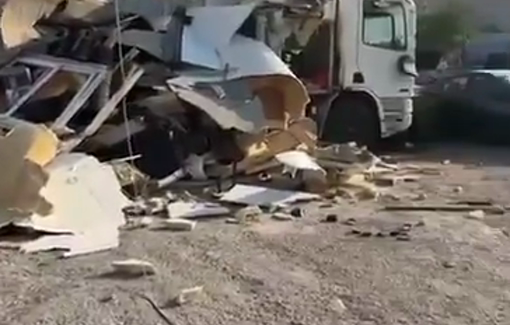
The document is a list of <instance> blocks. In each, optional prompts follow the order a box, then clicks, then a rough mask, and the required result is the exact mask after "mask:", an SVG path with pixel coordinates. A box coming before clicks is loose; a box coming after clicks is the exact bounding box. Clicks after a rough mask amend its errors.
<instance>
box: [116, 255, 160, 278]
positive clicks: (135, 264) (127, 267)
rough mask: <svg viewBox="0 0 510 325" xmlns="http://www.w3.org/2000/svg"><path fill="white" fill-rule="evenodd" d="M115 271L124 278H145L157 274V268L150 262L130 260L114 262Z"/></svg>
mask: <svg viewBox="0 0 510 325" xmlns="http://www.w3.org/2000/svg"><path fill="white" fill-rule="evenodd" d="M111 265H112V267H113V271H114V273H116V274H119V275H124V276H143V275H153V274H156V268H155V267H154V265H152V264H151V263H149V262H146V261H141V260H136V259H129V260H124V261H114V262H112V264H111Z"/></svg>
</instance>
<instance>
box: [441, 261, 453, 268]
mask: <svg viewBox="0 0 510 325" xmlns="http://www.w3.org/2000/svg"><path fill="white" fill-rule="evenodd" d="M442 265H443V267H444V268H446V269H453V268H454V267H455V263H454V262H452V261H444V262H443V263H442Z"/></svg>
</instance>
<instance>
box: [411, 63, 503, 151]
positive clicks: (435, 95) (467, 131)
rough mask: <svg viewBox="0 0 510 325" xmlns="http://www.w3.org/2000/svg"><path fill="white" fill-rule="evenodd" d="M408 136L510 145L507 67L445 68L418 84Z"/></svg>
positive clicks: (420, 138)
mask: <svg viewBox="0 0 510 325" xmlns="http://www.w3.org/2000/svg"><path fill="white" fill-rule="evenodd" d="M411 137H412V138H413V139H414V141H424V140H437V139H443V140H444V139H455V140H467V141H482V142H485V143H494V144H510V70H463V71H453V70H448V72H444V73H441V74H436V75H434V77H433V78H432V79H430V80H428V81H427V82H424V83H423V84H422V85H421V86H420V87H419V96H418V97H417V98H416V99H415V114H414V121H413V127H412V130H411Z"/></svg>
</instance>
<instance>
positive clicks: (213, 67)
mask: <svg viewBox="0 0 510 325" xmlns="http://www.w3.org/2000/svg"><path fill="white" fill-rule="evenodd" d="M323 10H324V3H321V2H318V1H244V2H240V1H205V2H201V3H198V2H197V1H195V2H183V1H161V0H151V1H143V2H142V1H134V0H123V1H122V0H119V1H115V2H113V1H102V0H70V1H59V0H22V1H20V0H10V1H7V2H6V4H5V5H4V8H3V13H2V18H1V20H0V27H1V33H2V38H3V42H4V51H3V52H2V57H1V68H0V81H1V82H0V84H1V87H2V89H1V91H0V93H1V101H0V113H1V115H0V126H1V128H2V130H3V133H2V135H3V139H2V142H1V144H3V145H4V146H3V151H2V153H1V154H2V157H3V158H2V159H3V160H4V161H9V164H7V165H8V166H7V165H6V168H4V169H2V170H3V172H5V173H7V174H6V175H3V176H6V177H4V179H6V180H9V182H4V183H3V184H2V190H1V191H0V195H1V197H0V203H1V208H2V210H5V211H6V213H3V214H2V224H3V225H5V224H9V223H15V224H17V225H25V226H26V225H29V226H32V227H33V228H35V229H37V230H42V231H45V232H50V233H55V234H60V236H57V237H56V238H57V239H55V238H52V239H51V240H44V237H43V239H41V240H38V241H35V242H31V243H29V244H27V245H28V246H25V247H24V249H25V250H27V251H35V250H40V249H51V248H56V247H57V248H58V247H60V248H65V249H67V250H68V251H69V253H68V255H69V256H72V255H76V254H82V253H86V252H88V251H95V250H100V249H107V248H111V247H115V246H116V245H117V244H118V239H117V234H116V232H117V228H118V227H119V225H121V224H122V222H121V218H120V219H119V216H120V215H122V209H123V207H124V206H125V205H126V204H127V202H128V200H127V198H125V197H124V198H125V199H123V198H122V197H123V196H119V195H118V194H120V192H119V193H116V191H118V188H117V185H115V184H113V183H112V179H111V177H110V176H109V175H111V172H112V169H111V168H112V167H104V168H103V167H101V165H98V162H100V161H103V162H104V161H118V160H122V159H127V160H128V161H132V162H133V165H134V167H135V169H136V170H138V171H140V174H142V175H143V177H142V178H143V180H144V181H147V180H152V182H149V183H150V184H151V185H155V186H156V188H158V187H164V186H167V185H169V184H171V183H172V182H174V181H176V180H178V179H179V178H182V177H186V176H188V177H191V178H192V179H196V180H205V179H210V178H214V179H220V180H221V179H223V178H229V177H234V176H235V175H237V174H239V173H256V172H257V171H258V170H261V169H260V165H261V164H266V163H269V162H271V161H275V159H276V160H277V161H280V163H283V164H285V161H286V160H285V157H283V156H281V157H280V158H278V159H277V156H278V155H279V154H282V153H285V152H288V151H292V150H299V151H300V152H303V153H308V154H313V152H314V150H315V147H316V141H317V137H316V127H315V124H314V122H313V121H312V120H310V119H308V118H307V117H306V116H305V109H306V106H307V104H308V102H309V97H308V94H307V91H306V89H305V87H304V85H303V84H302V83H301V81H300V80H299V79H298V78H297V77H296V76H295V75H294V74H293V73H292V71H291V70H290V69H289V68H288V67H287V65H286V64H285V63H284V62H283V61H282V60H281V58H280V56H279V55H278V53H280V52H281V49H282V48H283V46H284V44H285V41H286V40H287V39H288V38H289V37H290V36H293V37H294V38H295V39H297V40H300V41H301V42H305V43H306V41H307V39H308V38H309V37H310V35H311V33H313V31H314V29H315V28H316V27H317V26H318V23H319V22H320V21H321V19H323ZM14 147H17V151H13V149H12V148H14ZM91 156H94V157H91ZM98 160H99V161H98ZM287 160H289V159H287ZM288 164H289V163H288V162H287V165H288ZM290 165H292V162H291V163H290ZM111 166H113V165H111ZM291 167H292V166H291ZM317 167H318V165H316V164H315V165H314V164H313V162H312V167H311V168H310V170H311V171H313V172H314V173H315V172H317ZM105 168H106V169H105ZM305 169H306V166H305ZM318 170H319V173H318V174H317V175H318V176H319V178H320V179H321V182H324V181H325V173H324V172H323V171H322V170H321V168H320V167H318ZM84 173H91V174H90V175H87V174H84ZM94 175H95V176H94ZM101 175H102V176H101ZM7 176H9V177H7ZM130 176H132V175H130ZM89 178H90V180H89ZM101 178H104V179H105V181H106V182H107V183H106V184H105V185H104V186H102V187H101V188H98V187H97V186H98V184H94V180H95V181H98V180H99V179H101ZM90 182H92V183H90ZM121 183H122V182H121ZM127 183H129V180H128V181H127ZM76 184H78V185H76ZM123 185H125V184H123ZM119 186H120V185H119ZM65 188H67V189H65ZM108 190H109V191H110V193H109V192H108ZM100 192H102V193H101V194H99V193H100ZM55 193H60V194H55ZM65 193H67V194H65ZM72 193H74V194H75V195H78V194H79V193H82V194H81V195H78V196H81V197H79V198H76V199H74V200H75V201H73V199H72V195H71V194H72ZM64 194H65V195H64ZM62 195H64V196H63V197H62ZM70 195H71V196H70ZM98 195H100V196H101V199H98V197H97V196H98ZM105 199H106V200H109V201H110V203H111V206H107V205H105V204H106V201H104V200H105ZM87 200H88V201H87ZM78 201H80V202H81V204H80V203H79V202H78ZM83 202H88V204H92V205H93V206H96V208H95V209H96V212H95V213H94V214H95V215H96V216H98V218H102V222H99V224H100V226H97V225H96V226H93V225H92V223H93V222H92V221H90V220H89V221H86V220H87V218H86V217H85V216H81V215H79V216H74V218H75V219H76V220H75V221H74V222H67V221H69V220H66V218H70V217H66V216H65V215H69V214H71V210H69V209H72V206H73V204H75V205H76V207H79V206H83V204H84V203H83ZM78 209H79V208H78ZM7 212H9V213H7ZM108 229H109V230H108ZM70 233H72V234H74V235H73V236H71V237H69V236H70V235H69V234H70ZM93 233H95V234H96V235H95V236H96V237H97V236H98V234H104V239H103V240H101V241H100V243H95V245H91V243H90V236H91V234H93ZM99 237H103V236H99ZM112 238H114V239H112Z"/></svg>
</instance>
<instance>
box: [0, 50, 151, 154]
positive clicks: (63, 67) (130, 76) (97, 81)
mask: <svg viewBox="0 0 510 325" xmlns="http://www.w3.org/2000/svg"><path fill="white" fill-rule="evenodd" d="M15 64H22V65H25V66H30V67H35V68H42V69H45V70H46V71H44V72H43V73H42V75H40V76H39V77H38V78H37V79H36V80H35V81H34V83H33V84H32V87H31V88H30V89H29V90H28V91H27V92H26V93H24V94H23V95H22V96H20V98H18V99H17V100H16V101H15V103H14V104H13V105H11V106H10V107H9V109H8V110H7V112H6V113H3V114H0V120H1V121H2V122H4V124H7V125H12V121H14V120H19V119H17V118H16V117H14V116H13V114H14V113H15V112H16V111H17V110H18V109H20V108H21V107H22V106H23V105H24V104H26V103H27V102H28V101H29V100H30V99H31V98H32V97H33V96H34V95H35V94H36V93H37V92H38V91H39V90H40V89H41V88H42V87H43V86H44V85H45V84H47V83H48V82H49V81H50V80H51V79H52V78H53V77H54V76H55V75H56V74H57V73H58V72H61V71H64V72H71V73H76V74H80V75H85V76H88V78H87V80H86V81H85V82H84V84H83V85H82V86H81V87H80V89H79V90H78V91H77V92H76V94H75V95H74V97H73V98H72V99H71V100H70V101H69V103H68V104H67V106H66V108H65V109H64V110H63V112H62V113H61V114H60V116H59V117H57V119H56V120H55V121H54V122H53V123H52V124H51V126H50V129H51V130H52V131H54V132H55V133H57V134H59V133H61V132H62V131H63V130H65V128H66V127H67V124H68V123H69V122H70V121H71V119H72V118H73V117H74V116H75V115H76V114H77V113H78V112H79V111H80V110H81V109H82V108H83V107H84V106H85V104H86V102H87V100H88V99H90V98H91V96H92V95H93V94H94V93H96V91H97V90H98V89H99V88H100V87H101V85H103V84H104V83H105V82H106V81H107V80H108V79H109V78H110V76H111V75H112V73H113V71H115V70H116V69H117V67H115V68H114V69H113V70H111V69H109V68H108V67H107V66H105V65H100V64H94V63H83V62H78V61H74V60H70V59H64V58H57V57H52V56H47V55H26V56H20V57H18V58H16V59H15V60H14V61H13V62H12V63H11V64H10V65H9V66H7V67H6V68H9V67H11V66H13V65H15ZM143 73H144V70H143V68H141V67H139V66H138V65H135V64H133V65H131V69H130V70H129V72H128V73H127V75H126V76H125V78H124V80H123V84H122V85H121V86H120V88H119V89H118V90H117V91H116V92H115V93H114V94H113V96H111V97H110V98H109V99H107V100H106V101H105V102H104V105H102V107H101V108H100V109H99V110H98V111H97V115H96V116H95V117H94V118H93V120H92V122H91V123H90V124H89V125H87V126H85V127H84V129H83V131H82V132H80V133H79V134H76V135H74V136H73V137H71V138H70V139H69V140H67V141H65V142H64V143H62V144H61V146H60V148H59V151H65V152H68V151H71V150H72V149H74V148H75V147H76V146H77V145H79V144H80V143H81V142H82V141H83V140H84V139H85V138H87V137H88V136H91V135H93V134H94V133H95V132H96V131H97V130H98V129H99V128H100V127H101V125H102V124H103V123H104V122H105V121H106V120H107V119H108V117H110V115H111V114H112V113H113V111H114V110H115V108H116V107H117V105H118V104H119V103H120V102H121V101H122V99H123V98H124V97H125V96H126V95H127V93H128V92H129V91H130V90H131V88H133V87H134V85H135V84H136V82H137V81H138V79H140V77H141V76H142V75H143ZM10 121H11V122H10Z"/></svg>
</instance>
